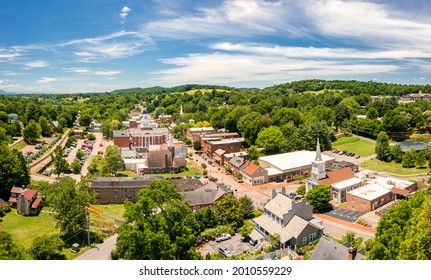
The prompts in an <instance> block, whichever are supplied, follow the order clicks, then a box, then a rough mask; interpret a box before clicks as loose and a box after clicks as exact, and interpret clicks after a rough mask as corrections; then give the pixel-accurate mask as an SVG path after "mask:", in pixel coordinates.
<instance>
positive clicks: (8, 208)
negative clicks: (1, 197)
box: [2, 202, 11, 213]
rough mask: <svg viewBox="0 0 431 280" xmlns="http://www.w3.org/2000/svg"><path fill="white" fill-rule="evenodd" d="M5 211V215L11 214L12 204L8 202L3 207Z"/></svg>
mask: <svg viewBox="0 0 431 280" xmlns="http://www.w3.org/2000/svg"><path fill="white" fill-rule="evenodd" d="M2 209H3V211H4V212H5V213H9V212H10V211H11V208H10V204H9V202H6V203H5V204H4V205H3V208H2Z"/></svg>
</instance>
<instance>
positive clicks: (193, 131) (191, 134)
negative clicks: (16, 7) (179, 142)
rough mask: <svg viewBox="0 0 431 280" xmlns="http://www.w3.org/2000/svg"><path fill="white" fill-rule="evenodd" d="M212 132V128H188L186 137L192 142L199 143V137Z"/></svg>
mask: <svg viewBox="0 0 431 280" xmlns="http://www.w3.org/2000/svg"><path fill="white" fill-rule="evenodd" d="M212 132H214V128H212V127H189V128H187V131H186V136H187V137H188V138H189V139H190V140H191V141H192V142H195V141H200V137H201V135H205V134H207V133H212Z"/></svg>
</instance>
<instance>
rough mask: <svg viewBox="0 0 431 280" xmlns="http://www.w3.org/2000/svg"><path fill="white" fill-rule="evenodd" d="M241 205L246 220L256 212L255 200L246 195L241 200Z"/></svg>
mask: <svg viewBox="0 0 431 280" xmlns="http://www.w3.org/2000/svg"><path fill="white" fill-rule="evenodd" d="M239 203H240V204H241V209H242V213H243V217H244V219H247V218H248V217H250V215H251V214H252V213H253V211H254V204H253V200H252V199H251V198H250V197H248V196H246V195H245V196H241V197H240V198H239Z"/></svg>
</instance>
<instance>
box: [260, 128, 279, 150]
mask: <svg viewBox="0 0 431 280" xmlns="http://www.w3.org/2000/svg"><path fill="white" fill-rule="evenodd" d="M285 142H286V139H285V138H284V136H283V132H281V129H280V128H279V127H278V126H270V127H268V128H264V129H262V131H261V132H259V134H258V136H257V140H256V144H257V145H259V146H261V147H264V148H265V149H267V150H268V151H271V152H278V151H280V148H281V147H282V146H283V145H284V143H285Z"/></svg>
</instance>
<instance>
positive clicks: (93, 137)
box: [87, 133, 96, 141]
mask: <svg viewBox="0 0 431 280" xmlns="http://www.w3.org/2000/svg"><path fill="white" fill-rule="evenodd" d="M87 139H88V140H90V141H94V140H96V136H94V134H92V133H89V134H88V135H87Z"/></svg>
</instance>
